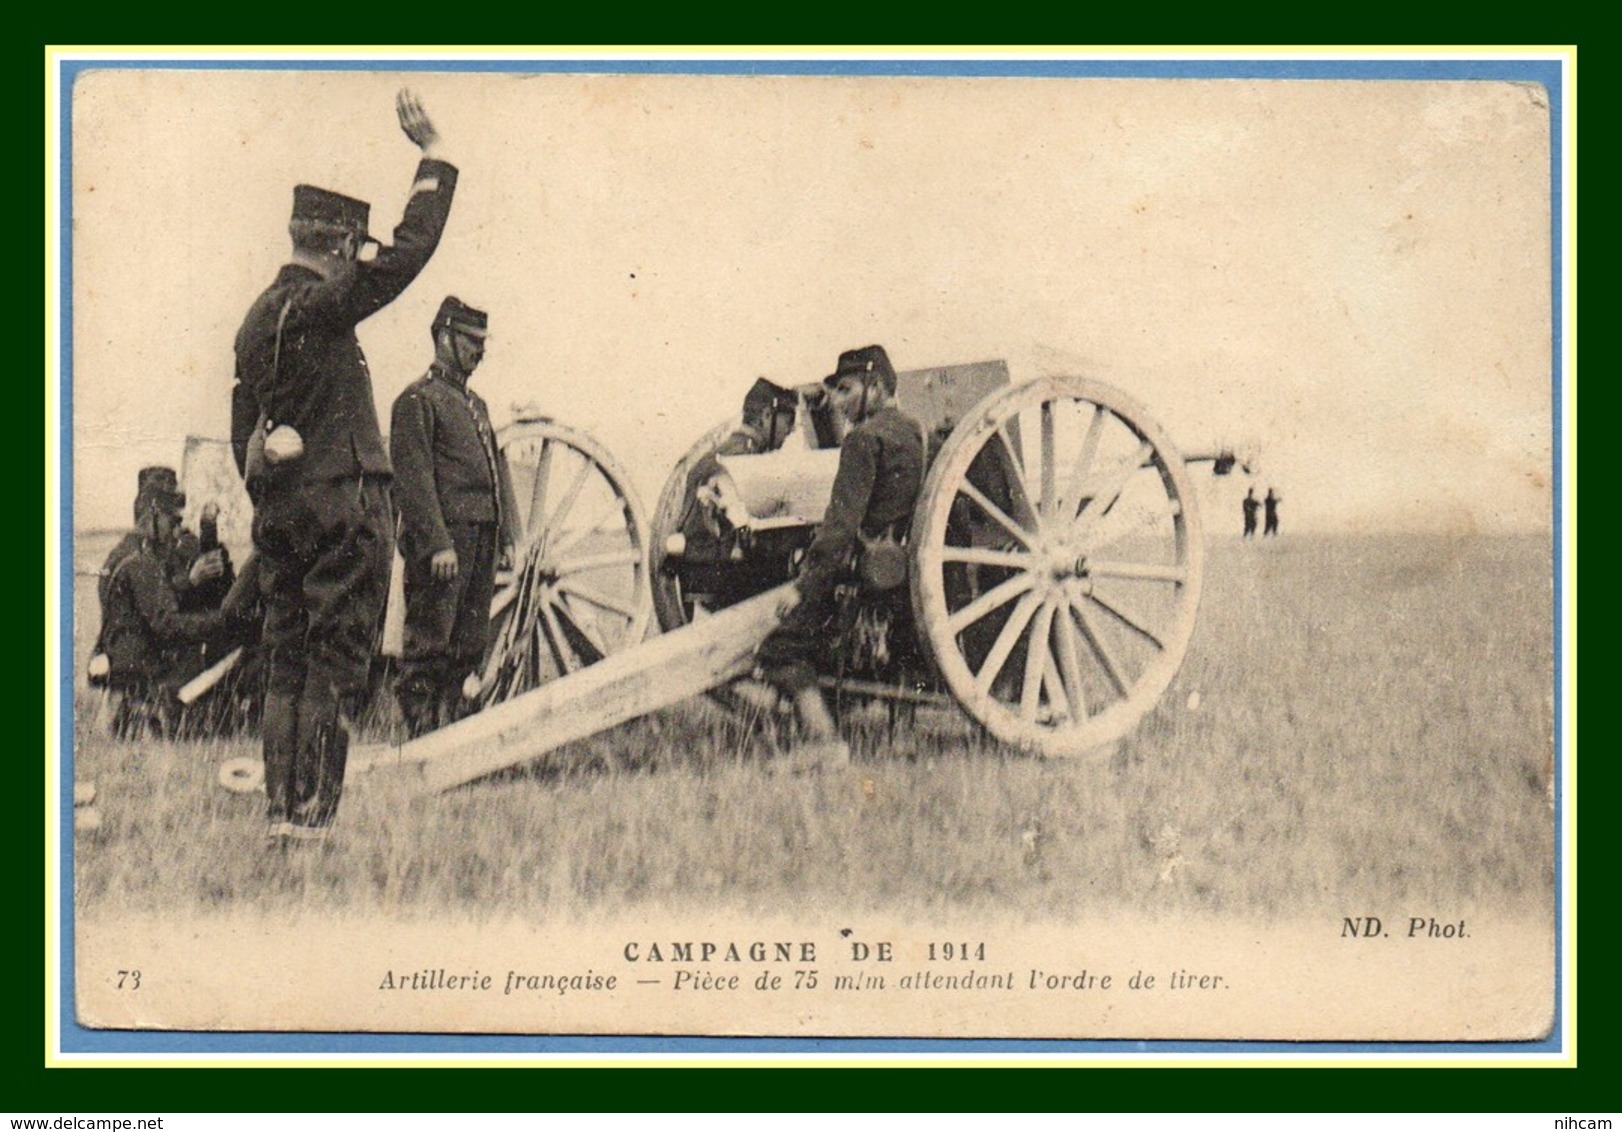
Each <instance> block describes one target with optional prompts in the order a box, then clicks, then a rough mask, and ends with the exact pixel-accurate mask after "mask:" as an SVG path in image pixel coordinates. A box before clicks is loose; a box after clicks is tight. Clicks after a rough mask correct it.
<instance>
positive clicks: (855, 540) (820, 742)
mask: <svg viewBox="0 0 1622 1132" xmlns="http://www.w3.org/2000/svg"><path fill="white" fill-rule="evenodd" d="M823 384H824V385H825V386H827V387H828V391H829V399H830V400H831V401H832V403H833V405H834V407H835V408H836V409H837V410H838V411H839V413H840V414H841V415H842V416H843V417H844V418H845V419H846V421H847V422H848V423H849V425H850V431H849V432H848V433H847V434H846V436H845V440H844V443H843V445H842V446H841V447H840V453H839V471H838V473H837V475H836V476H835V477H834V484H833V490H832V493H831V497H830V498H829V501H828V510H827V513H826V514H825V515H824V517H823V520H822V523H821V525H820V526H819V527H818V528H817V533H816V537H815V539H814V540H813V541H812V543H811V547H810V549H809V550H807V551H806V554H805V559H804V562H803V563H802V566H801V570H800V575H799V577H798V578H797V579H796V580H795V584H794V589H793V590H792V591H791V595H792V596H791V597H790V598H789V599H788V601H787V602H786V605H787V609H786V611H785V615H784V617H783V621H782V623H781V624H780V625H779V626H778V627H777V628H776V629H775V630H774V631H773V632H772V633H771V635H770V636H768V637H767V638H766V640H765V641H763V642H762V643H761V646H760V649H759V650H758V652H757V653H756V660H757V662H758V664H759V666H760V669H761V671H762V673H763V675H764V676H765V678H766V679H767V680H768V681H770V682H771V683H772V684H773V685H774V686H776V687H777V688H778V690H779V691H780V692H783V693H784V694H787V695H789V696H791V697H792V698H793V700H794V705H795V709H796V711H797V712H798V714H799V717H800V722H801V725H802V726H803V728H804V730H805V732H806V734H807V736H808V738H809V740H810V741H809V742H808V743H805V744H803V745H802V746H800V747H799V748H798V749H797V750H796V751H795V752H794V754H793V755H792V756H791V766H792V768H793V769H796V770H799V769H814V768H816V767H819V766H824V765H837V764H839V763H842V762H846V761H848V760H849V758H850V750H849V748H848V747H847V746H846V745H845V744H844V743H843V742H842V741H840V739H839V736H838V732H837V730H836V728H835V727H834V721H833V717H832V715H830V713H829V711H828V705H827V704H826V703H825V702H824V701H823V698H822V691H821V689H820V688H819V687H818V686H817V674H818V660H819V659H820V658H822V657H823V656H825V655H826V654H827V652H828V649H829V642H830V640H831V639H832V633H831V631H830V628H829V626H830V624H831V623H832V622H833V621H834V620H835V618H836V616H837V613H838V599H837V590H838V587H839V585H840V584H841V583H842V582H844V581H847V580H848V579H849V578H850V577H851V570H852V567H853V565H856V564H857V563H858V554H859V553H860V554H863V555H868V556H872V557H873V558H875V559H877V558H878V557H880V556H881V555H882V554H883V553H884V551H883V549H882V548H885V547H886V546H888V548H889V549H890V550H894V549H895V548H896V547H897V546H899V545H900V544H902V543H904V542H905V541H906V538H907V532H908V527H909V526H910V524H911V520H912V512H913V508H914V506H915V505H916V504H917V502H918V493H919V491H920V489H921V488H922V485H923V475H924V451H923V436H922V431H921V429H920V428H919V426H918V423H917V421H915V420H913V419H912V418H911V417H909V416H907V415H906V414H905V413H903V412H901V410H900V409H899V408H897V407H896V404H895V393H896V372H895V367H893V366H892V365H891V364H890V358H889V356H888V355H887V354H886V353H885V351H884V348H883V347H882V346H864V347H862V348H860V349H856V350H846V351H845V352H844V353H842V354H840V355H839V363H838V366H837V367H836V368H835V370H834V372H833V373H831V374H829V375H828V376H827V377H826V378H824V379H823ZM892 557H894V558H895V559H896V560H901V555H900V554H899V552H897V553H895V554H894V555H893V556H892ZM859 572H860V573H862V574H866V573H868V570H867V569H865V568H864V569H861V570H860V571H859ZM891 584H894V583H893V581H892V582H891Z"/></svg>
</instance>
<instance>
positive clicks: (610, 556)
mask: <svg viewBox="0 0 1622 1132" xmlns="http://www.w3.org/2000/svg"><path fill="white" fill-rule="evenodd" d="M641 561H642V555H641V554H640V553H638V552H637V551H635V550H612V551H609V552H608V553H606V554H588V555H586V556H585V557H584V558H571V559H569V560H568V561H566V562H559V563H558V564H557V566H556V567H555V573H556V574H557V576H558V577H559V578H563V577H566V576H568V575H569V574H583V573H585V572H586V571H587V570H606V569H608V568H609V567H611V566H634V565H636V564H637V563H638V562H641Z"/></svg>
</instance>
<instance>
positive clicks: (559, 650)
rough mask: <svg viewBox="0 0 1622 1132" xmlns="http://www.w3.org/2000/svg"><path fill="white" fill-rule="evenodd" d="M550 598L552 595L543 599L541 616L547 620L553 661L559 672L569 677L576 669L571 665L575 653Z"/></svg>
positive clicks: (547, 637) (547, 640)
mask: <svg viewBox="0 0 1622 1132" xmlns="http://www.w3.org/2000/svg"><path fill="white" fill-rule="evenodd" d="M549 598H550V595H547V596H545V597H543V598H542V599H541V616H542V617H544V618H545V619H546V643H547V644H548V645H550V646H551V648H552V659H554V660H556V661H557V663H558V672H559V673H561V674H562V675H564V676H567V675H568V674H569V673H571V672H573V671H574V669H575V666H574V665H573V664H572V663H570V662H571V660H572V659H573V655H574V653H573V650H572V649H570V648H569V638H567V637H565V636H564V635H563V626H562V625H560V624H558V615H557V614H556V613H554V612H553V611H552V602H551V601H550V600H549Z"/></svg>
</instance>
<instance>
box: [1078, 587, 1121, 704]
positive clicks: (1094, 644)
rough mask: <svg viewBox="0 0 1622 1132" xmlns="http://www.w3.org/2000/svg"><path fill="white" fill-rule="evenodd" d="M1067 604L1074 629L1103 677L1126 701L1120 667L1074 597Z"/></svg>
mask: <svg viewBox="0 0 1622 1132" xmlns="http://www.w3.org/2000/svg"><path fill="white" fill-rule="evenodd" d="M1068 604H1069V606H1070V616H1071V617H1072V618H1073V619H1074V620H1075V623H1076V628H1078V629H1080V630H1081V636H1082V639H1083V640H1085V641H1086V642H1087V647H1088V648H1089V649H1091V650H1092V653H1093V656H1095V657H1096V658H1097V659H1098V664H1099V667H1100V668H1102V669H1103V670H1104V675H1105V676H1107V677H1109V682H1110V684H1111V685H1112V686H1113V687H1114V688H1115V692H1116V694H1117V695H1119V696H1120V697H1121V698H1122V699H1123V700H1124V699H1126V698H1127V684H1126V677H1125V676H1124V675H1122V673H1121V666H1120V664H1119V663H1118V662H1117V661H1116V659H1115V656H1114V654H1113V653H1111V652H1110V649H1109V646H1108V645H1106V644H1105V643H1104V638H1103V637H1101V636H1099V635H1098V633H1097V631H1096V630H1095V629H1094V628H1093V624H1092V621H1091V620H1089V619H1088V617H1087V613H1086V611H1085V610H1084V609H1082V608H1081V606H1080V605H1079V604H1078V603H1077V602H1076V601H1075V599H1074V597H1071V598H1070V599H1069V601H1068Z"/></svg>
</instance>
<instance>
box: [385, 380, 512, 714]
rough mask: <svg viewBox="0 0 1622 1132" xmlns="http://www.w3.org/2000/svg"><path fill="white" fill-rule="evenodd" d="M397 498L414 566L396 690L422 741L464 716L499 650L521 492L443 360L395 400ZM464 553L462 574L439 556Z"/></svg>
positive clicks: (474, 400)
mask: <svg viewBox="0 0 1622 1132" xmlns="http://www.w3.org/2000/svg"><path fill="white" fill-rule="evenodd" d="M389 451H390V455H391V456H392V457H393V459H394V473H395V479H394V500H395V504H396V505H397V506H398V508H399V512H400V554H401V556H402V557H403V558H404V559H405V603H406V614H405V649H404V654H403V656H402V657H401V664H400V679H399V681H398V683H397V684H396V687H395V692H396V695H397V696H398V698H399V701H400V708H401V710H402V712H404V714H405V717H406V723H407V725H408V727H409V728H410V729H411V731H412V733H413V734H421V733H422V732H423V731H426V730H430V729H432V728H433V727H435V726H437V725H439V724H440V723H448V722H451V721H452V720H453V719H455V718H456V717H457V716H458V715H460V714H461V705H462V704H463V703H464V700H463V699H462V695H461V689H462V683H463V681H464V680H465V679H466V678H467V676H468V674H469V673H472V672H476V671H478V669H479V667H480V665H481V664H482V663H483V660H484V650H485V647H486V646H487V644H488V643H489V634H490V599H491V597H492V595H493V594H494V591H495V571H496V560H497V556H498V553H499V551H500V548H501V547H502V546H510V545H512V542H513V526H512V524H513V517H514V515H515V514H516V512H517V508H516V506H515V505H514V503H513V497H512V487H511V484H510V483H509V481H508V477H507V472H506V467H505V464H504V462H503V461H502V459H501V455H500V453H499V452H498V451H497V450H496V439H495V433H494V431H493V430H492V429H491V427H490V415H489V412H488V411H487V410H486V408H485V404H484V401H483V400H482V399H480V397H479V396H478V394H476V393H474V392H473V391H472V390H470V389H469V388H468V387H467V378H466V376H465V375H462V374H457V373H453V372H451V371H450V370H448V369H445V368H444V367H442V366H441V365H439V364H438V363H437V362H436V363H435V364H434V365H433V366H432V367H430V369H429V370H428V373H427V374H426V375H425V376H424V377H422V378H421V379H420V380H418V381H417V382H415V383H414V384H412V385H411V386H409V387H408V388H407V389H406V391H405V392H404V393H402V394H400V397H399V399H398V400H396V401H395V402H394V412H393V417H392V423H391V425H390V427H389ZM444 550H455V551H456V560H457V570H456V576H455V577H454V578H449V579H446V580H444V581H437V580H435V578H434V576H433V570H432V566H431V562H432V559H433V556H434V555H435V554H436V553H438V552H440V551H444Z"/></svg>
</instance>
